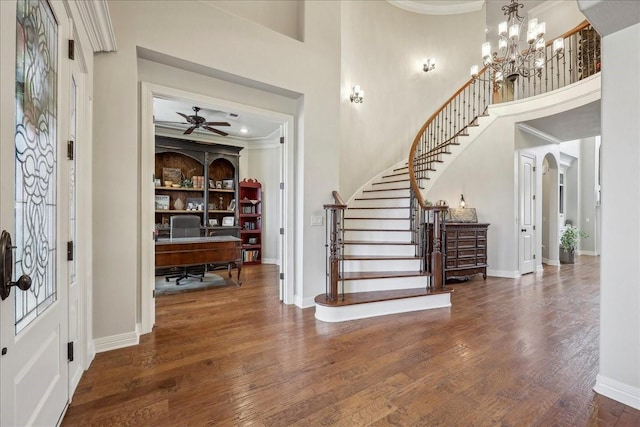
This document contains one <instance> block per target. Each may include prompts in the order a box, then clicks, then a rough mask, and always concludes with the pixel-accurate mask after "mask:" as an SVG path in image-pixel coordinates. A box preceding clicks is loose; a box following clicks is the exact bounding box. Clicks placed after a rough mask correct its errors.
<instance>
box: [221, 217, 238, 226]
mask: <svg viewBox="0 0 640 427" xmlns="http://www.w3.org/2000/svg"><path fill="white" fill-rule="evenodd" d="M234 224H235V218H234V217H232V216H225V217H224V218H222V226H223V227H233V225H234Z"/></svg>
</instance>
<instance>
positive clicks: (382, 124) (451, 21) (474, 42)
mask: <svg viewBox="0 0 640 427" xmlns="http://www.w3.org/2000/svg"><path fill="white" fill-rule="evenodd" d="M484 20H485V18H484V11H479V12H473V13H467V14H461V15H450V16H433V15H421V14H417V13H413V12H407V11H405V10H402V9H400V8H398V7H395V6H393V5H391V4H389V3H387V2H385V1H346V2H342V80H341V98H340V104H341V133H340V191H341V193H342V196H343V197H344V198H345V200H346V199H348V198H350V197H352V196H353V195H354V193H355V192H356V190H358V189H359V188H360V187H361V186H362V185H363V184H365V183H366V182H367V181H369V180H370V179H371V178H373V177H374V176H375V175H377V174H379V173H380V172H382V171H383V170H385V169H387V168H389V167H390V166H392V165H394V164H396V163H398V162H399V161H401V160H406V157H407V156H408V154H409V148H410V147H411V143H412V142H413V139H414V137H415V135H416V133H417V132H418V130H419V129H420V127H421V126H422V124H423V123H424V122H425V121H426V120H427V119H428V118H429V116H430V115H431V114H432V113H433V112H434V111H435V110H436V109H437V108H439V107H440V106H441V105H442V104H443V103H444V101H446V100H447V99H448V98H449V97H450V96H451V95H452V94H453V93H454V92H455V91H456V89H457V88H459V87H460V86H462V84H464V83H465V82H466V81H467V80H468V79H469V68H470V66H471V65H472V64H474V63H479V62H480V59H481V58H480V45H481V43H482V41H483V40H484V25H483V23H484ZM426 57H435V58H436V60H437V66H436V69H435V70H434V71H431V72H429V73H424V71H423V70H422V64H423V59H424V58H426ZM354 85H360V86H361V87H362V88H363V89H364V90H365V100H364V103H362V104H353V103H351V101H350V100H349V93H350V91H351V87H352V86H354Z"/></svg>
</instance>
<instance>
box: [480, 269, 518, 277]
mask: <svg viewBox="0 0 640 427" xmlns="http://www.w3.org/2000/svg"><path fill="white" fill-rule="evenodd" d="M487 276H492V277H506V278H507V279H517V278H518V277H520V272H519V271H518V270H514V271H509V270H487Z"/></svg>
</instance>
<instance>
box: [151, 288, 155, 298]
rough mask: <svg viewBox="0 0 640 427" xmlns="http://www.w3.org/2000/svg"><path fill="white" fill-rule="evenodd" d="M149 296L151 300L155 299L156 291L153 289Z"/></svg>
mask: <svg viewBox="0 0 640 427" xmlns="http://www.w3.org/2000/svg"><path fill="white" fill-rule="evenodd" d="M151 296H152V297H153V298H155V297H156V290H155V289H154V290H153V291H152V292H151Z"/></svg>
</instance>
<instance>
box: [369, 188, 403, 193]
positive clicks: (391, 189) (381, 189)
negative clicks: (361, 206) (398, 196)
mask: <svg viewBox="0 0 640 427" xmlns="http://www.w3.org/2000/svg"><path fill="white" fill-rule="evenodd" d="M408 189H409V187H402V188H378V189H375V190H363V191H362V192H363V193H372V192H374V191H395V190H405V191H406V190H408Z"/></svg>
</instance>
